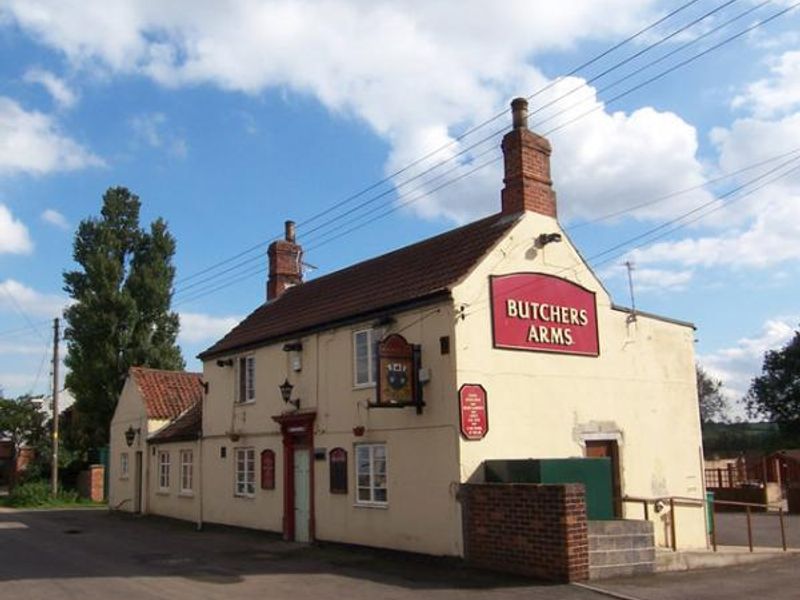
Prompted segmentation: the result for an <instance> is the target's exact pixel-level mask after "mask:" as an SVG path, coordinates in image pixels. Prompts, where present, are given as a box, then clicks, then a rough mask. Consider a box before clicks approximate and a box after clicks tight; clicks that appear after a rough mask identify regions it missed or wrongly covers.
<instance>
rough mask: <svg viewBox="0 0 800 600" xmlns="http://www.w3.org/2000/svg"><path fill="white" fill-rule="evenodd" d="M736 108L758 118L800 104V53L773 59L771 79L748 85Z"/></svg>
mask: <svg viewBox="0 0 800 600" xmlns="http://www.w3.org/2000/svg"><path fill="white" fill-rule="evenodd" d="M732 104H733V107H734V108H740V107H747V108H750V109H751V110H752V112H753V113H754V114H755V116H757V117H771V116H774V115H776V114H779V113H782V112H785V111H787V110H791V109H794V108H797V106H799V105H800V50H791V51H789V52H784V53H783V54H782V55H781V56H778V57H773V58H772V59H771V60H770V76H769V77H766V78H764V79H759V80H758V81H754V82H753V83H751V84H749V85H748V86H746V88H745V90H744V92H742V93H741V94H739V95H738V96H736V97H735V98H734V99H733V102H732Z"/></svg>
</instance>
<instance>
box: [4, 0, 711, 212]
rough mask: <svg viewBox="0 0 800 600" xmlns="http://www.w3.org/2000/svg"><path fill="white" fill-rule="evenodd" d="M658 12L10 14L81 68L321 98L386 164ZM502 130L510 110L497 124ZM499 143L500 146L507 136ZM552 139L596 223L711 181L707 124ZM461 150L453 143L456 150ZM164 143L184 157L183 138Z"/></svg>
mask: <svg viewBox="0 0 800 600" xmlns="http://www.w3.org/2000/svg"><path fill="white" fill-rule="evenodd" d="M660 11H661V7H659V3H657V2H655V0H585V1H581V2H579V1H574V2H569V3H560V4H555V3H539V4H538V5H537V7H536V10H531V7H530V3H529V2H527V1H525V0H517V1H510V2H506V3H504V4H503V7H502V9H498V8H497V7H495V6H489V5H487V4H485V3H483V2H478V1H477V0H473V1H471V2H462V3H459V6H458V10H454V9H453V7H452V6H451V5H449V4H447V3H441V2H421V1H419V0H406V1H394V2H388V1H383V2H381V1H379V0H376V1H375V2H370V3H364V2H357V1H344V0H339V1H336V0H333V1H328V2H323V3H319V2H316V3H315V2H303V1H297V2H286V1H276V2H237V3H228V4H219V3H216V4H215V3H200V4H198V3H196V2H191V3H189V2H169V3H164V2H157V1H155V0H150V1H146V0H139V1H136V2H134V1H133V0H127V1H126V0H116V1H109V2H106V3H104V5H103V10H98V9H97V8H96V7H94V5H92V4H91V3H85V2H77V1H75V2H71V3H68V4H67V5H64V4H63V3H60V4H57V5H53V4H51V3H48V2H44V1H43V0H42V1H36V0H25V1H22V0H19V1H11V2H8V3H7V4H6V7H5V9H0V14H5V16H6V18H7V19H9V20H11V21H12V22H15V23H16V24H17V25H18V26H19V27H21V28H22V29H23V30H25V31H27V32H28V33H30V34H31V35H32V36H33V37H34V38H36V39H37V40H38V41H39V42H41V43H43V44H45V45H48V46H50V47H52V48H55V49H57V50H58V51H60V52H62V53H63V54H64V55H65V56H66V57H67V58H68V60H69V61H71V63H72V65H73V67H74V68H76V69H87V70H92V71H96V70H98V69H99V70H101V71H106V72H110V73H112V74H115V73H122V74H132V73H135V74H140V75H145V76H148V77H150V78H152V79H154V80H155V81H157V82H159V83H160V84H161V85H163V86H165V87H180V86H193V85H199V84H211V85H214V86H217V87H218V88H221V89H224V90H231V91H239V92H244V93H248V94H257V93H261V92H262V91H264V90H267V89H280V90H282V91H285V92H289V93H297V94H304V95H310V96H312V97H314V98H316V99H317V100H318V101H319V102H320V103H321V104H323V105H324V106H325V107H327V108H328V109H329V110H330V111H332V112H333V113H335V114H338V115H341V116H344V117H355V118H358V119H361V120H363V121H364V122H366V123H367V124H368V125H369V126H370V127H371V128H372V129H373V130H374V131H375V132H376V133H377V134H378V135H380V136H381V137H383V138H384V139H385V140H387V141H388V142H389V145H390V155H389V159H388V161H387V164H386V170H387V172H391V171H393V170H394V169H395V168H396V167H398V166H401V165H405V164H407V163H408V162H410V161H411V160H413V159H415V158H417V157H419V156H421V155H423V154H425V153H427V152H429V151H430V150H431V149H432V148H436V147H438V146H440V145H442V144H444V143H447V142H449V141H452V140H453V139H454V138H455V136H456V135H457V134H458V132H459V131H463V130H464V129H465V128H466V127H469V126H470V125H473V124H475V123H477V122H480V121H482V120H483V119H485V118H486V117H487V116H489V115H491V114H493V113H494V112H495V111H496V110H497V107H499V106H502V105H505V104H506V103H507V101H508V100H509V99H510V98H511V97H513V96H515V95H519V94H521V93H530V92H531V91H532V90H535V89H537V88H538V87H540V86H541V85H543V84H545V83H546V81H547V80H546V78H545V77H544V76H543V75H542V74H541V73H540V72H539V71H538V70H537V68H536V67H535V66H534V65H533V64H532V62H531V61H535V60H536V57H537V55H540V54H543V53H545V52H552V51H558V50H564V49H568V48H570V47H571V46H572V45H574V44H577V43H578V42H580V41H586V40H592V41H595V42H601V41H604V40H608V39H613V40H616V39H619V37H620V36H622V35H624V34H629V33H630V32H632V31H635V30H636V29H637V28H638V27H640V26H641V25H642V24H644V23H645V22H649V21H650V20H652V19H653V18H654V16H655V15H656V14H657V13H659V12H660ZM664 28H665V29H669V26H667V25H665V26H664ZM412 82H413V83H412ZM577 82H578V80H568V81H566V82H564V83H562V84H561V85H560V86H559V87H558V89H560V90H563V89H565V87H566V86H569V85H570V84H574V83H577ZM287 96H288V97H291V96H290V95H288V94H287ZM573 97H574V98H575V99H580V98H585V99H586V100H585V103H584V104H583V105H582V106H581V108H580V110H581V111H582V110H584V109H590V108H592V107H593V106H596V105H597V100H596V98H595V97H594V90H592V89H587V90H584V91H582V92H581V93H579V94H576V95H575V96H573ZM573 114H574V113H573ZM566 116H567V115H564V117H562V118H561V120H563V118H566ZM538 121H539V119H538V118H535V119H534V125H535V124H536V123H537V122H538ZM557 122H559V120H556V121H554V122H552V123H551V124H549V125H546V126H543V127H544V128H545V129H547V128H549V127H550V126H551V125H553V124H555V123H557ZM136 125H137V126H138V127H139V128H140V130H141V135H142V139H145V140H149V142H148V143H150V144H151V145H153V146H157V147H168V146H167V141H166V138H165V137H164V133H163V129H162V127H163V115H162V116H161V117H159V116H158V114H156V115H150V116H149V117H148V118H147V119H144V120H140V121H137V122H136ZM507 125H508V118H507V117H506V118H505V119H504V120H503V121H499V122H497V123H495V124H493V125H492V127H493V128H495V129H496V128H498V127H499V128H506V127H507ZM489 131H491V129H487V130H484V131H483V132H482V134H483V135H486V134H487V133H488V132H489ZM467 143H468V142H467ZM491 143H492V144H493V145H494V147H495V148H496V147H497V140H494V141H493V142H491ZM555 143H556V146H555V153H554V156H553V161H554V174H555V179H556V183H557V186H558V192H559V194H560V197H561V198H563V202H562V204H561V209H562V210H561V214H562V215H563V216H565V217H570V216H596V215H598V214H600V213H603V212H606V211H609V210H613V209H619V208H625V207H628V206H630V205H632V204H636V203H640V202H642V200H646V199H649V198H652V197H654V196H658V195H663V194H664V193H667V192H672V191H674V190H675V189H679V188H681V187H688V186H692V185H696V184H698V183H700V182H702V181H703V170H702V168H701V165H700V164H699V163H698V161H697V160H696V159H695V152H696V150H697V139H696V133H695V131H694V129H693V128H692V127H691V126H689V125H688V124H687V123H685V122H684V121H683V120H682V119H680V118H679V117H678V116H676V115H674V114H671V113H663V112H658V111H656V110H653V109H647V108H646V109H642V110H638V111H635V112H633V113H630V114H625V113H622V112H616V113H613V114H612V113H609V112H607V111H605V110H600V111H598V112H596V113H593V114H592V115H591V116H589V117H587V118H585V119H583V120H582V121H581V124H580V125H578V126H576V127H571V128H568V129H567V130H565V131H564V132H562V133H559V134H558V136H557V139H556V140H555ZM464 145H465V144H463V143H462V144H457V145H455V146H454V147H453V148H451V149H450V150H449V153H450V155H452V154H453V153H454V152H457V151H458V150H459V149H460V148H463V147H464ZM168 149H169V150H171V151H173V152H174V153H176V154H178V155H180V154H181V152H184V151H185V146H181V144H180V143H174V144H172V145H171V146H170V147H168ZM473 154H474V153H473ZM446 156H448V153H447V152H444V153H442V154H441V155H439V157H440V158H444V157H446ZM429 164H430V163H429ZM469 168H470V167H469V166H467V167H464V169H469ZM587 172H591V173H593V177H592V178H587V177H586V176H585V175H586V173H587ZM409 174H411V172H409ZM454 174H456V173H454ZM500 177H501V175H500V171H499V168H493V169H492V168H487V169H484V170H483V171H481V172H479V173H477V174H475V175H473V176H471V177H469V178H467V179H465V180H463V181H462V183H460V184H456V185H453V186H451V187H449V188H448V189H447V191H446V192H441V193H439V194H436V195H435V196H434V197H432V198H426V199H424V200H420V201H419V202H417V203H415V204H414V206H413V209H414V210H416V211H417V212H418V213H420V214H422V215H423V216H426V217H434V216H445V217H447V218H450V219H453V220H456V221H464V220H467V219H470V218H472V217H474V216H476V215H478V214H483V213H487V212H491V211H494V210H496V209H497V207H498V205H499V199H498V197H497V182H498V181H499V179H500ZM432 185H436V184H432ZM430 187H431V186H427V189H430ZM703 197H705V196H704V193H703V192H697V193H696V194H694V195H693V196H691V195H690V196H687V197H682V198H681V200H680V201H678V200H674V201H673V202H671V203H669V204H666V203H665V204H664V205H661V206H660V207H659V208H658V209H656V208H651V209H649V210H648V211H644V212H642V213H640V216H641V217H642V218H653V216H660V215H663V214H673V213H674V212H675V211H676V210H679V209H680V207H682V206H688V205H689V203H690V202H692V201H697V199H698V198H703Z"/></svg>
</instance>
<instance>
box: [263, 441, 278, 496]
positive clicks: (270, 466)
mask: <svg viewBox="0 0 800 600" xmlns="http://www.w3.org/2000/svg"><path fill="white" fill-rule="evenodd" d="M261 489H262V490H274V489H275V453H274V452H273V451H272V450H262V451H261Z"/></svg>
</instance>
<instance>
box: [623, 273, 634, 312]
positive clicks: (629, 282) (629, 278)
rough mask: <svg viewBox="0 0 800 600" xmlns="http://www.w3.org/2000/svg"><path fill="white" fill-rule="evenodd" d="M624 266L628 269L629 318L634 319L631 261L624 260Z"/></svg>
mask: <svg viewBox="0 0 800 600" xmlns="http://www.w3.org/2000/svg"><path fill="white" fill-rule="evenodd" d="M623 264H624V265H625V268H627V269H628V288H629V289H630V291H631V314H630V320H631V321H635V320H636V299H635V298H634V296H633V263H632V262H631V261H629V260H626V261H625V262H624V263H623Z"/></svg>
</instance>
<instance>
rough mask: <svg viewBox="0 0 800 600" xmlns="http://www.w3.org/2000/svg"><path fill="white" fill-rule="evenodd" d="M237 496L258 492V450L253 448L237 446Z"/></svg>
mask: <svg viewBox="0 0 800 600" xmlns="http://www.w3.org/2000/svg"><path fill="white" fill-rule="evenodd" d="M235 491H236V495H237V496H255V494H256V451H255V450H254V449H253V448H236V487H235Z"/></svg>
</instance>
